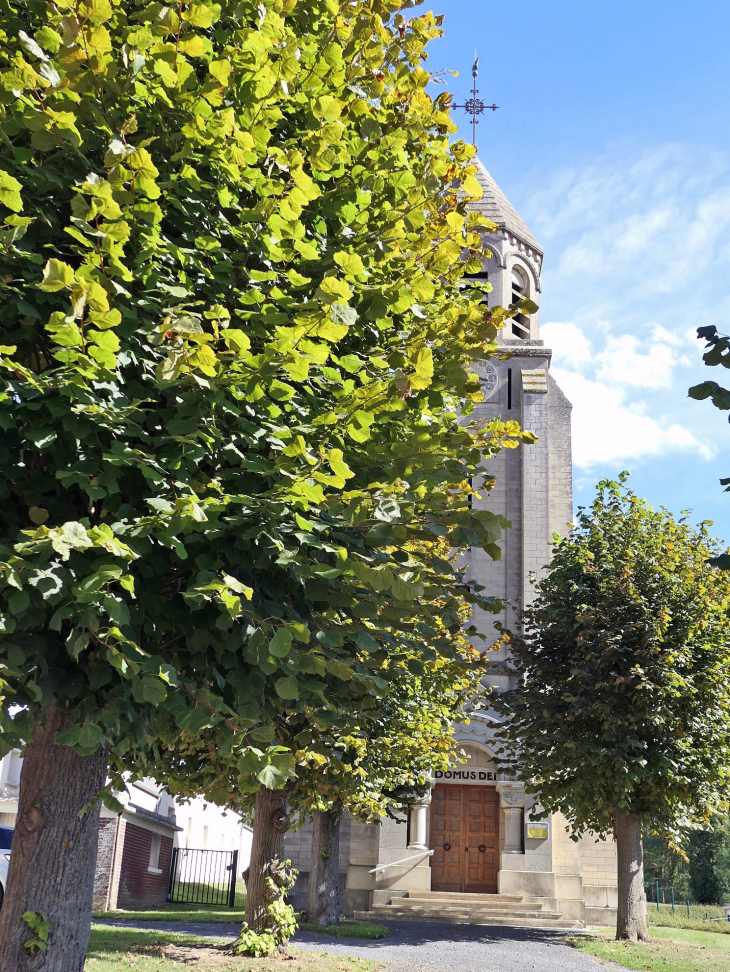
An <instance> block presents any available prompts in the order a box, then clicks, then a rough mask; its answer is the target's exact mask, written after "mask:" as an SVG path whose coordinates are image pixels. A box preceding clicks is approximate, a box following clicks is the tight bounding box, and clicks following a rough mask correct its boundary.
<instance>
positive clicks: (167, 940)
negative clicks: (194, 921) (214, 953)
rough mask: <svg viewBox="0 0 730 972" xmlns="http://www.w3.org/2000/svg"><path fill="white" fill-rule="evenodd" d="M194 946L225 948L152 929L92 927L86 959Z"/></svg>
mask: <svg viewBox="0 0 730 972" xmlns="http://www.w3.org/2000/svg"><path fill="white" fill-rule="evenodd" d="M171 944H174V945H195V947H196V948H210V949H211V950H218V951H220V950H221V949H222V948H225V947H227V945H226V944H221V942H219V941H210V940H206V939H203V938H200V937H199V936H197V935H185V934H180V933H178V932H165V931H159V930H154V931H153V930H152V929H139V928H116V927H112V926H109V925H106V926H103V927H101V926H99V925H92V927H91V937H90V938H89V948H88V951H87V953H86V956H87V958H103V957H105V956H108V955H110V954H112V953H117V952H138V951H140V950H142V949H148V948H150V947H152V946H154V945H171Z"/></svg>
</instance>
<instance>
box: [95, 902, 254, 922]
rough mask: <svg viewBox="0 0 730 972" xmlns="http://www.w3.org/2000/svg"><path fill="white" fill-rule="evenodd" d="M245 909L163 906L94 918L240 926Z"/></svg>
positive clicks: (108, 912)
mask: <svg viewBox="0 0 730 972" xmlns="http://www.w3.org/2000/svg"><path fill="white" fill-rule="evenodd" d="M244 913H245V907H242V908H219V907H213V906H211V905H194V904H184V905H176V904H165V905H160V906H159V907H157V908H146V909H145V910H144V911H105V912H103V913H98V914H94V917H95V918H108V919H110V920H114V921H216V922H219V921H222V922H233V923H235V924H237V925H240V924H241V923H242V922H243V918H244Z"/></svg>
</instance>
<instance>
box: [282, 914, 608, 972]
mask: <svg viewBox="0 0 730 972" xmlns="http://www.w3.org/2000/svg"><path fill="white" fill-rule="evenodd" d="M388 927H389V928H390V930H391V931H390V935H389V936H388V938H382V939H378V940H377V941H357V940H352V939H350V940H343V939H341V938H328V937H325V936H322V935H313V934H311V932H310V933H307V932H299V933H298V934H297V935H296V937H295V939H294V944H297V945H302V946H303V947H305V948H306V949H308V950H310V951H321V952H332V953H334V954H336V955H351V956H356V957H359V958H368V959H373V960H375V961H378V962H382V963H383V964H387V965H388V967H389V970H391V972H437V970H438V972H600V970H601V968H602V967H601V965H600V963H598V962H597V961H596V960H595V959H592V958H590V957H589V956H587V955H583V954H582V953H581V952H578V951H576V950H575V949H573V948H571V947H570V946H569V945H565V944H564V943H563V942H562V941H561V938H564V937H565V935H566V932H554V931H545V930H543V929H538V928H534V929H533V928H507V927H505V926H496V925H455V924H447V923H444V924H441V923H440V922H431V921H429V922H418V921H391V922H388ZM614 968H617V966H614Z"/></svg>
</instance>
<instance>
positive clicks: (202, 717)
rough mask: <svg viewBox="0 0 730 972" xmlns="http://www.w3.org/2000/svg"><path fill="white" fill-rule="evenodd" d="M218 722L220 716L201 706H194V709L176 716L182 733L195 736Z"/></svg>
mask: <svg viewBox="0 0 730 972" xmlns="http://www.w3.org/2000/svg"><path fill="white" fill-rule="evenodd" d="M219 721H220V716H217V715H216V714H215V713H214V712H211V711H210V710H209V709H206V708H205V707H204V706H202V705H196V706H195V708H194V709H188V710H187V711H186V712H184V713H183V714H182V715H181V716H178V719H177V724H178V727H179V728H180V729H181V730H182V732H187V733H190V735H192V736H196V735H197V734H198V733H199V732H201V731H202V730H203V729H207V728H209V727H210V726H214V725H215V724H216V723H217V722H219Z"/></svg>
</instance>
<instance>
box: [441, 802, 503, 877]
mask: <svg viewBox="0 0 730 972" xmlns="http://www.w3.org/2000/svg"><path fill="white" fill-rule="evenodd" d="M431 847H432V848H433V855H432V857H431V890H432V891H467V892H474V893H479V894H496V893H497V870H498V867H499V864H498V861H499V794H498V793H497V791H496V789H495V788H494V787H493V786H460V785H458V784H454V785H450V784H437V785H436V786H435V787H434V789H433V792H432V794H431Z"/></svg>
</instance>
